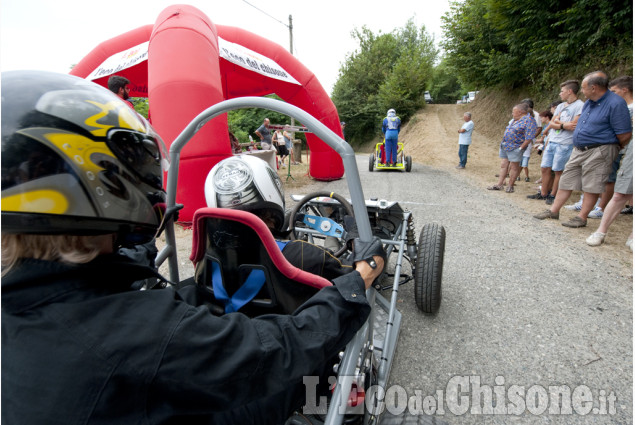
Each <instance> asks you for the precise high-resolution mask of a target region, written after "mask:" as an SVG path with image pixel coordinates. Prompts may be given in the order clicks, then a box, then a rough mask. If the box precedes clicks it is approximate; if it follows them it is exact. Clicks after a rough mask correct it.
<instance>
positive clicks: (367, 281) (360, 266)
mask: <svg viewBox="0 0 635 425" xmlns="http://www.w3.org/2000/svg"><path fill="white" fill-rule="evenodd" d="M373 260H375V263H376V264H377V267H375V268H374V269H373V268H372V267H371V266H370V264H368V262H367V261H366V260H362V261H358V262H356V263H355V270H357V271H358V272H359V274H360V275H362V279H364V286H366V289H368V288H370V286H371V285H372V284H373V282H374V281H375V279H377V277H378V276H379V275H380V274H381V272H382V270H383V269H384V259H383V258H382V257H380V256H379V255H374V256H373Z"/></svg>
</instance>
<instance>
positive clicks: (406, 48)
mask: <svg viewBox="0 0 635 425" xmlns="http://www.w3.org/2000/svg"><path fill="white" fill-rule="evenodd" d="M351 35H352V36H353V37H354V38H356V39H357V41H358V43H359V48H358V49H356V50H355V51H354V52H353V53H351V54H350V55H349V56H348V57H347V59H346V61H345V62H344V64H342V66H341V68H340V74H339V77H338V80H337V82H336V83H335V86H334V87H333V96H332V99H333V102H334V103H335V106H336V107H337V109H338V112H339V115H340V117H341V118H342V119H343V120H344V121H346V124H347V125H346V136H347V139H348V140H349V141H350V142H351V143H353V144H358V143H362V142H365V141H367V140H368V139H371V138H373V137H374V136H375V135H376V134H378V132H379V131H380V128H381V120H382V118H383V117H384V116H385V115H384V114H385V113H386V110H387V109H389V108H394V109H396V110H397V112H398V114H399V116H400V117H401V118H402V120H407V119H408V118H409V117H410V116H411V115H412V114H414V113H415V112H416V110H417V109H419V108H420V107H422V106H423V105H424V99H423V93H424V91H425V88H426V86H427V85H428V84H429V82H430V79H431V75H432V69H433V64H434V60H435V58H436V55H437V52H436V50H435V48H434V43H433V41H432V39H431V38H430V37H429V36H428V35H427V33H426V32H425V28H424V27H421V28H417V27H416V26H415V25H414V23H413V21H412V19H410V20H409V21H408V22H407V23H406V25H405V26H404V27H403V28H401V29H397V30H395V31H393V32H392V33H390V34H382V33H381V32H380V33H379V34H374V33H373V32H372V31H370V30H369V29H368V28H367V27H362V28H361V29H355V30H353V32H352V33H351Z"/></svg>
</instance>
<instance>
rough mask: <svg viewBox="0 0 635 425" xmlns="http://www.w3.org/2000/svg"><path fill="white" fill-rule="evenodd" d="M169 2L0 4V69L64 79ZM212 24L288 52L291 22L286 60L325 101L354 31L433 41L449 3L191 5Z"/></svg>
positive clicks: (213, 1)
mask: <svg viewBox="0 0 635 425" xmlns="http://www.w3.org/2000/svg"><path fill="white" fill-rule="evenodd" d="M177 3H178V2H175V1H169V0H108V1H102V2H95V1H89V0H2V2H1V3H0V69H1V70H2V71H8V70H17V69H37V70H47V71H56V72H63V73H67V72H69V71H70V67H71V65H73V64H76V63H78V62H79V61H80V60H81V59H82V58H83V57H84V56H86V55H87V54H88V53H89V52H90V51H91V50H92V49H93V48H95V47H96V46H97V45H98V44H99V43H101V42H102V41H105V40H108V39H110V38H112V37H116V36H118V35H120V34H122V33H124V32H127V31H130V30H132V29H135V28H138V27H140V26H143V25H147V24H153V23H154V22H155V21H156V18H157V17H158V15H159V14H160V13H161V11H163V10H164V9H165V8H166V7H167V6H170V5H173V4H177ZM187 4H191V5H192V6H195V7H196V8H198V9H200V10H201V11H202V12H204V13H205V14H206V15H207V16H208V17H209V18H210V20H211V21H212V22H214V23H217V24H221V25H229V26H236V27H240V28H243V29H246V30H248V31H251V32H253V33H255V34H258V35H260V36H262V37H265V38H267V39H269V40H271V41H273V42H275V43H278V44H280V45H281V46H283V47H284V48H286V49H289V28H288V24H289V15H292V17H293V47H294V49H293V50H294V51H293V54H294V55H295V56H296V57H297V58H298V59H299V60H300V62H302V63H303V64H304V65H305V66H306V67H307V68H309V69H310V70H311V71H312V72H313V73H314V74H315V75H316V77H317V78H318V80H319V81H320V83H321V84H322V86H323V87H324V89H325V90H326V91H327V93H329V94H331V91H332V88H333V85H334V84H335V82H336V81H337V78H338V72H339V69H340V67H341V64H342V63H344V62H345V60H346V57H347V55H349V54H350V53H352V52H353V51H354V50H355V49H356V47H357V43H356V41H355V40H354V39H353V38H352V37H351V31H352V30H353V29H355V28H361V27H362V26H364V25H365V26H367V27H368V28H369V29H370V30H371V31H373V33H376V34H377V33H378V32H379V31H381V32H382V33H389V32H391V31H392V30H394V29H396V28H401V27H403V26H404V25H405V24H406V22H407V21H408V19H409V18H414V23H415V25H416V26H417V27H419V26H421V25H425V27H426V30H427V32H428V34H429V35H431V36H433V37H434V39H435V41H436V42H437V43H438V41H440V40H441V38H442V36H443V34H442V30H441V16H443V14H445V13H446V12H447V11H449V9H450V5H449V0H435V1H422V0H400V1H397V2H388V1H377V0H366V1H363V0H348V1H347V0H339V1H334V0H322V1H319V2H317V1H306V0H266V1H265V0H247V1H244V0H223V1H220V0H205V1H203V0H190V1H189V2H187Z"/></svg>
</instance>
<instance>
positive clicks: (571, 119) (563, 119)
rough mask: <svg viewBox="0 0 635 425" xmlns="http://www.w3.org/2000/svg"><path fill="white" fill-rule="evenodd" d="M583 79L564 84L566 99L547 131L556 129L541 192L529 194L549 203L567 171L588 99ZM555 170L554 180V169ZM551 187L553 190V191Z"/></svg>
mask: <svg viewBox="0 0 635 425" xmlns="http://www.w3.org/2000/svg"><path fill="white" fill-rule="evenodd" d="M578 90H580V83H579V82H578V81H577V80H568V81H565V82H564V83H562V84H560V99H562V103H561V104H560V105H558V107H557V108H556V112H554V114H553V118H552V119H551V122H550V123H549V125H548V126H547V128H545V131H548V130H549V129H553V130H554V131H553V132H552V134H551V136H549V144H548V145H547V148H546V149H545V151H544V153H543V155H542V161H541V163H540V170H541V173H542V186H541V187H540V192H538V193H536V194H535V195H528V196H527V198H529V199H541V200H542V199H544V200H545V202H546V204H547V205H551V204H553V200H554V199H555V196H556V193H557V192H558V185H559V183H560V176H562V172H563V171H564V166H565V165H566V163H567V161H568V160H569V157H570V156H571V152H572V151H573V130H575V127H576V124H577V122H578V118H579V117H580V112H582V106H583V105H584V102H582V101H581V100H580V99H578ZM552 170H553V172H554V175H555V176H554V178H553V184H552V180H551V171H552ZM550 191H551V193H550Z"/></svg>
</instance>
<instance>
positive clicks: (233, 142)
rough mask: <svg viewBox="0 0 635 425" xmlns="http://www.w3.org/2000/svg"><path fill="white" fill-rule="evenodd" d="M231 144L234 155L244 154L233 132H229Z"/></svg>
mask: <svg viewBox="0 0 635 425" xmlns="http://www.w3.org/2000/svg"><path fill="white" fill-rule="evenodd" d="M229 142H230V143H231V145H232V153H233V154H234V155H238V154H241V153H243V148H242V147H241V146H240V142H239V141H238V138H237V137H236V136H234V133H232V132H231V131H230V132H229Z"/></svg>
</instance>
